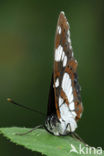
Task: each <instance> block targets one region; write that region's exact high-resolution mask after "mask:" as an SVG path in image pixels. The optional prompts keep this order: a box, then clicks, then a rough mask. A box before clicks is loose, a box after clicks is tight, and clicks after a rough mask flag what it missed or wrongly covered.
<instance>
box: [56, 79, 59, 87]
mask: <svg viewBox="0 0 104 156" xmlns="http://www.w3.org/2000/svg"><path fill="white" fill-rule="evenodd" d="M58 86H59V78H57V79H56V82H55V87H58Z"/></svg>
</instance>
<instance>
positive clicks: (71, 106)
mask: <svg viewBox="0 0 104 156" xmlns="http://www.w3.org/2000/svg"><path fill="white" fill-rule="evenodd" d="M69 108H70V110H74V109H75V104H74V102H72V103H70V104H69Z"/></svg>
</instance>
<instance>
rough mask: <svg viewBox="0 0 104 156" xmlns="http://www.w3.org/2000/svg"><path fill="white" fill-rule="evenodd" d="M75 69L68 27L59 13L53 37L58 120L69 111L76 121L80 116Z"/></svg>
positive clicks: (80, 107) (80, 109)
mask: <svg viewBox="0 0 104 156" xmlns="http://www.w3.org/2000/svg"><path fill="white" fill-rule="evenodd" d="M76 69H77V61H76V60H75V59H74V56H73V51H72V46H71V39H70V27H69V24H68V22H67V19H66V17H65V15H64V13H63V12H61V13H60V15H59V19H58V23H57V28H56V35H55V53H54V75H53V76H54V85H53V86H54V94H55V96H54V97H55V107H56V112H57V117H58V118H59V119H60V118H61V117H62V114H63V113H64V114H65V113H67V112H68V111H71V113H72V114H73V115H74V116H75V118H76V119H79V118H80V116H81V113H82V104H81V98H80V86H79V83H78V78H77V73H76ZM64 108H65V112H64ZM65 117H66V116H65Z"/></svg>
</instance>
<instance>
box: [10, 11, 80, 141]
mask: <svg viewBox="0 0 104 156" xmlns="http://www.w3.org/2000/svg"><path fill="white" fill-rule="evenodd" d="M77 65H78V63H77V61H76V59H75V58H74V53H73V49H72V45H71V39H70V26H69V24H68V21H67V19H66V16H65V14H64V12H63V11H61V13H60V15H59V18H58V22H57V27H56V35H55V45H54V68H53V73H52V78H51V85H50V91H49V100H48V108H47V117H46V120H45V124H44V126H42V127H44V128H45V129H46V130H47V131H48V132H49V133H51V134H53V135H55V136H60V135H68V134H71V133H73V132H75V130H76V128H77V121H78V120H79V119H80V118H81V116H82V112H83V106H82V100H81V95H80V90H81V89H80V85H79V83H78V75H77V72H76V70H77ZM7 100H8V101H9V102H11V103H13V104H16V105H18V106H20V107H23V108H26V109H29V110H33V109H31V108H29V107H26V106H24V105H21V104H18V103H16V102H14V101H13V100H12V99H10V98H8V99H7ZM33 111H35V112H39V111H37V110H33ZM39 113H41V112H39ZM41 114H42V113H41ZM42 115H43V114H42ZM40 127H41V126H40V125H39V126H36V127H35V128H33V129H32V130H30V131H28V132H26V133H23V135H24V134H27V133H29V132H31V131H33V130H34V129H37V128H40ZM21 135H22V134H21ZM77 138H79V137H77Z"/></svg>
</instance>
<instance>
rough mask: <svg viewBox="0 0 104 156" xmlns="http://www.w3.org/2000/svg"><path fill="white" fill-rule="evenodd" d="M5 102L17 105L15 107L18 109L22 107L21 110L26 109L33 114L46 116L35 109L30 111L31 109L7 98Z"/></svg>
mask: <svg viewBox="0 0 104 156" xmlns="http://www.w3.org/2000/svg"><path fill="white" fill-rule="evenodd" d="M7 101H8V102H10V103H12V104H15V105H17V106H19V107H22V108H25V109H27V110H30V111H33V112H35V113H39V114H41V115H44V116H45V115H46V114H44V113H42V112H40V111H38V110H36V109H32V108H30V107H27V106H24V105H21V104H19V103H17V102H15V101H14V100H12V99H11V98H7Z"/></svg>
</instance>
